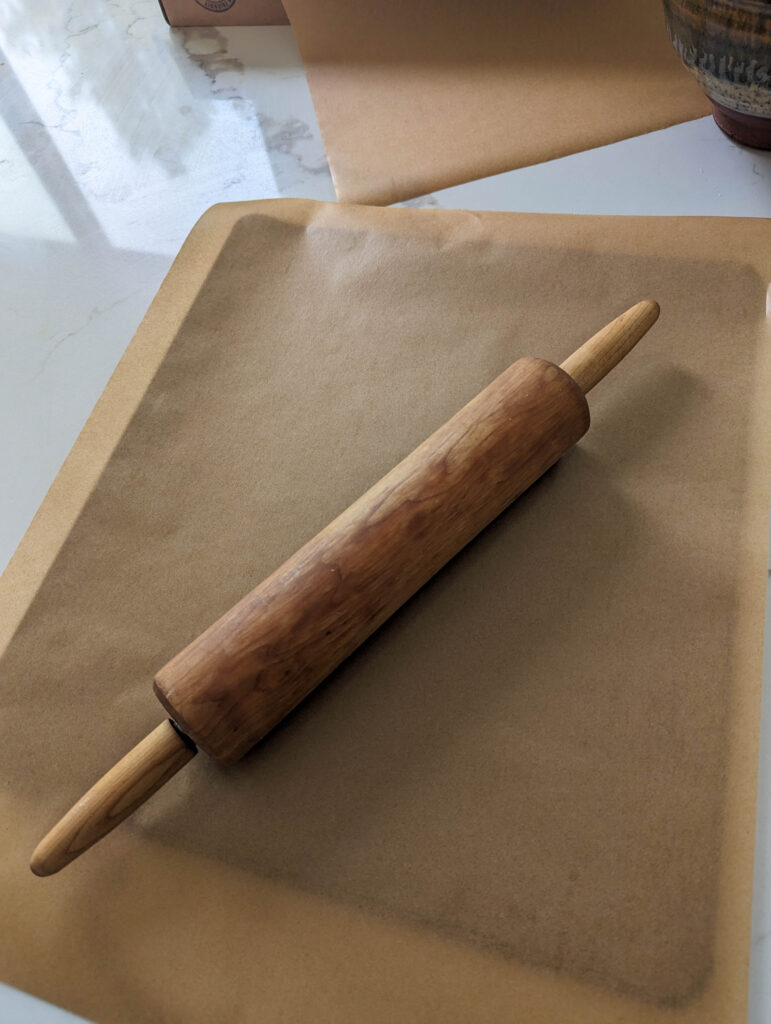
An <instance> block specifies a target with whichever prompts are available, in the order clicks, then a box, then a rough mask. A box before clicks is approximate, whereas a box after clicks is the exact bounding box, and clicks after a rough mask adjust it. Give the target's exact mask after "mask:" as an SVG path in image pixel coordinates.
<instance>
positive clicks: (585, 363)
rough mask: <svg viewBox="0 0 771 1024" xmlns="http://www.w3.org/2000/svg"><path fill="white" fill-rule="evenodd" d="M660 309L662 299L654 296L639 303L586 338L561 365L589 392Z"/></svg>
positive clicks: (651, 321) (639, 336) (643, 330)
mask: <svg viewBox="0 0 771 1024" xmlns="http://www.w3.org/2000/svg"><path fill="white" fill-rule="evenodd" d="M659 312H660V310H659V304H658V302H653V301H652V300H651V299H645V300H644V301H643V302H638V303H637V305H636V306H632V308H631V309H628V310H627V311H626V312H625V313H622V314H621V316H617V317H616V319H615V320H613V322H612V323H609V324H607V326H605V327H603V328H602V330H601V331H598V332H597V334H595V335H594V336H593V337H591V338H590V339H589V340H588V341H585V342H584V344H583V345H582V346H581V347H580V348H579V349H576V351H575V352H574V353H573V355H572V356H568V358H567V359H566V360H565V362H564V363H561V364H560V366H561V367H562V369H563V370H564V371H565V373H569V374H570V376H571V377H572V378H573V380H574V381H575V382H576V384H578V386H579V387H580V388H581V390H582V391H583V393H584V394H585V395H588V394H589V392H590V391H591V390H592V388H593V387H594V386H595V384H599V382H600V381H601V380H602V378H603V377H604V376H606V374H608V373H610V371H611V370H612V369H613V367H614V366H617V365H618V364H619V363H620V362H621V360H622V359H623V358H624V356H625V355H628V354H629V352H631V351H632V349H633V348H634V346H635V345H636V344H637V342H638V341H639V340H640V338H642V336H643V335H644V334H645V332H646V331H648V330H649V329H650V328H651V327H652V326H653V325H654V324H655V323H656V321H657V320H658V318H659Z"/></svg>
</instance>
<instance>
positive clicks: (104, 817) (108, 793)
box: [30, 721, 196, 875]
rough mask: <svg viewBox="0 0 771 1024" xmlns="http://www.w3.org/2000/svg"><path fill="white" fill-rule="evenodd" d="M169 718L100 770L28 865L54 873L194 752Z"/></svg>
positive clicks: (43, 841)
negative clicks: (116, 761)
mask: <svg viewBox="0 0 771 1024" xmlns="http://www.w3.org/2000/svg"><path fill="white" fill-rule="evenodd" d="M195 752H196V750H195V746H194V744H192V743H191V742H189V741H186V740H185V739H183V737H182V736H181V735H180V734H179V732H178V731H177V729H175V728H174V726H173V725H172V724H171V722H168V721H167V722H161V724H160V725H159V726H158V727H157V728H156V729H153V731H152V732H151V733H150V734H149V735H148V736H145V738H144V739H143V740H142V742H141V743H138V744H137V745H136V746H135V747H134V748H133V750H130V751H129V752H128V754H126V756H125V757H124V758H122V759H121V760H120V761H118V763H117V764H116V765H115V766H114V767H113V768H111V769H110V771H109V772H107V774H106V775H103V776H102V778H101V779H100V780H99V781H98V782H97V783H96V785H95V786H92V787H91V789H89V791H88V792H87V793H86V795H85V796H84V797H81V799H80V800H78V802H77V803H76V804H75V806H74V807H73V808H72V810H70V811H69V812H68V813H67V814H65V816H64V817H63V818H62V819H61V821H60V822H59V823H58V824H57V825H55V826H54V827H53V828H52V829H51V831H50V832H49V833H48V835H47V836H46V837H45V838H44V839H43V840H42V841H41V842H40V843H39V844H38V846H37V848H36V850H35V852H34V853H33V855H32V860H31V862H30V867H31V868H32V870H33V872H34V873H35V874H36V875H52V874H54V872H56V871H60V870H61V869H62V868H63V867H65V865H67V864H69V863H70V861H73V860H75V858H76V857H79V856H80V855H81V853H83V852H84V851H85V850H87V849H88V848H89V846H93V845H94V843H96V842H97V841H98V840H100V839H101V838H102V837H103V836H106V835H107V833H108V832H112V830H113V829H114V828H115V826H116V825H119V824H120V823H121V822H122V821H123V820H124V819H125V818H128V816H129V815H130V814H133V812H134V811H135V810H136V809H137V807H139V806H140V805H141V804H143V803H144V802H145V800H147V799H148V797H151V796H152V795H153V793H155V792H156V790H158V789H160V788H161V786H162V785H164V783H166V782H168V781H169V779H170V778H171V777H172V775H176V773H177V772H178V771H179V770H180V768H183V767H184V766H185V765H186V764H187V762H188V761H189V760H190V759H191V758H192V757H194V756H195Z"/></svg>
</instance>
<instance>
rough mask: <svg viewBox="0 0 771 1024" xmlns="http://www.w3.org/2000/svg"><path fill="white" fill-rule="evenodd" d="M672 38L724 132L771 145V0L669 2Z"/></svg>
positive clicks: (752, 143) (745, 141) (755, 143)
mask: <svg viewBox="0 0 771 1024" xmlns="http://www.w3.org/2000/svg"><path fill="white" fill-rule="evenodd" d="M664 13H665V15H666V21H667V28H668V30H669V38H670V39H671V40H672V45H673V46H674V48H675V50H676V51H677V53H678V54H679V56H680V59H681V60H682V62H683V63H684V64H685V66H686V67H687V68H688V70H689V71H690V72H691V73H692V74H693V75H695V76H696V79H697V80H698V82H699V84H700V85H701V87H702V89H703V90H704V92H705V93H706V94H707V96H708V97H709V98H710V100H711V101H712V112H713V115H714V117H715V121H717V123H718V125H719V126H720V127H721V128H722V129H723V131H724V132H725V133H726V134H727V135H730V136H731V138H733V139H736V141H737V142H741V143H743V144H744V145H746V146H755V147H757V148H759V149H771V0H664Z"/></svg>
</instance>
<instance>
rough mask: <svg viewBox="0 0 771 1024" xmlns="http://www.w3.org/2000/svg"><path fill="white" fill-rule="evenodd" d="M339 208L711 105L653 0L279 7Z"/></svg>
mask: <svg viewBox="0 0 771 1024" xmlns="http://www.w3.org/2000/svg"><path fill="white" fill-rule="evenodd" d="M285 7H286V10H287V13H288V15H289V19H290V21H291V23H292V27H293V28H294V32H295V35H296V37H297V42H298V44H299V47H300V52H301V53H302V56H303V60H304V62H305V66H306V70H307V73H308V81H309V84H310V88H311V94H312V96H313V102H314V105H315V107H316V114H317V116H318V120H319V125H320V127H321V132H322V135H323V137H324V145H325V147H326V152H327V158H328V160H329V165H330V169H331V171H332V178H333V180H334V183H335V188H336V189H337V194H338V196H339V198H340V199H342V200H345V201H346V202H354V203H376V204H380V203H382V204H385V203H392V202H396V201H398V200H402V199H408V198H410V197H411V196H419V195H423V194H425V193H428V192H432V191H435V190H436V189H441V188H447V187H448V186H449V185H457V184H459V183H460V182H463V181H469V180H471V179H473V178H479V177H482V176H484V175H488V174H497V173H499V172H500V171H507V170H511V169H513V168H516V167H524V166H527V165H528V164H534V163H540V162H541V161H544V160H552V159H554V158H556V157H560V156H566V155H567V154H569V153H576V152H578V151H580V150H584V149H590V148H591V147H593V146H602V145H605V144H607V143H610V142H616V141H618V140H619V139H625V138H629V137H630V136H632V135H641V134H642V133H644V132H650V131H654V130H655V129H657V128H666V127H668V126H669V125H673V124H678V123H679V122H681V121H687V120H690V119H691V118H694V117H702V116H704V115H705V114H708V113H709V111H710V105H709V103H708V101H707V99H706V98H705V97H704V96H703V95H702V93H701V91H700V90H699V88H698V86H697V85H696V84H695V82H694V81H693V79H692V78H691V76H690V75H689V74H688V73H687V72H686V71H685V69H684V68H683V67H682V65H681V64H680V62H679V61H678V59H677V57H676V56H675V53H674V51H673V49H672V47H671V45H670V42H669V39H668V36H667V32H666V27H665V24H664V13H663V9H662V6H661V0H614V2H613V3H607V2H606V0H583V2H581V3H574V2H570V0H513V2H502V0H481V2H477V3H468V2H467V0H447V2H443V3H438V2H437V0H410V2H409V3H398V4H396V3H383V2H382V0H327V2H326V3H323V4H320V3H318V2H317V0H286V3H285Z"/></svg>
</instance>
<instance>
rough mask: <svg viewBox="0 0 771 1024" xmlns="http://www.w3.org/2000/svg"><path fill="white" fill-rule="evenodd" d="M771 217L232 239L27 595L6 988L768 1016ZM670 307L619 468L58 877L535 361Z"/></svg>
mask: <svg viewBox="0 0 771 1024" xmlns="http://www.w3.org/2000/svg"><path fill="white" fill-rule="evenodd" d="M767 242H768V225H767V224H765V223H763V222H758V221H741V220H722V219H644V218H638V219H623V218H621V219H617V218H595V217H583V218H582V217H553V216H521V215H515V214H481V215H480V214H468V213H463V212H445V211H414V210H377V209H364V208H358V207H354V206H350V207H338V206H336V205H324V204H314V203H311V202H302V201H270V202H261V203H256V202H255V203H242V204H232V205H227V206H220V207H215V208H214V209H213V210H211V211H210V212H209V213H207V214H206V215H205V217H204V218H203V219H202V220H201V221H200V223H199V224H198V226H197V227H196V228H195V230H194V231H193V233H192V235H191V237H190V239H189V240H188V241H187V242H186V243H185V246H184V248H183V250H182V252H181V254H180V256H179V258H178V260H177V261H176V263H175V264H174V267H173V268H172V270H171V272H170V274H169V276H168V278H167V280H166V282H165V283H164V285H163V287H162V289H161V291H160V293H159V295H158V297H157V299H156V300H155V302H154V303H153V305H152V307H151V309H150V311H149V313H148V315H147V317H146V319H145V321H144V322H143V324H142V326H141V327H140V330H139V332H138V334H137V336H136V338H135V339H134V341H133V342H132V344H131V346H130V347H129V349H128V351H127V353H126V355H125V357H124V359H123V361H122V362H121V364H120V366H119V367H118V369H117V371H116V373H115V375H114V377H113V379H112V381H111V382H110V384H109V385H108V387H107V389H106V391H105V393H104V396H103V397H102V399H101V400H100V402H99V404H98V406H97V408H96V409H95V411H94V413H93V415H92V417H91V419H90V420H89V422H88V424H87V426H86V427H85V429H84V431H83V434H82V436H81V438H80V439H79V441H78V442H77V444H76V446H75V448H74V449H73V451H72V454H71V455H70V457H69V458H68V460H67V462H66V464H65V466H64V468H63V469H62V471H61V473H60V475H59V476H58V478H57V480H56V482H55V483H54V485H53V487H52V488H51V491H50V493H49V495H48V497H47V498H46V500H45V502H44V504H43V506H42V507H41V509H40V512H39V513H38V515H37V517H36V519H35V521H34V522H33V524H32V526H31V527H30V530H29V531H28V533H27V535H26V537H25V539H24V541H23V542H22V544H21V546H20V548H19V550H18V552H17V554H16V555H15V557H14V559H13V560H12V562H11V564H10V566H9V568H8V569H7V571H6V573H5V574H4V575H3V577H2V579H1V580H0V600H1V602H2V609H3V621H2V630H3V633H2V648H0V649H2V650H3V651H4V653H3V655H2V661H1V662H0V679H1V683H0V700H1V701H2V717H1V718H0V769H1V770H0V801H1V804H0V806H1V813H0V821H2V838H1V839H0V843H1V844H2V857H0V908H1V909H0V916H1V917H2V928H0V978H2V979H3V980H4V981H7V982H10V983H11V984H14V985H16V986H19V987H21V988H24V989H27V990H29V991H31V992H34V993H35V994H37V995H40V996H42V997H44V998H47V999H49V1000H52V1001H54V1002H56V1003H59V1004H61V1005H64V1006H66V1007H68V1008H70V1009H72V1010H74V1011H76V1012H79V1013H81V1014H83V1015H84V1016H86V1017H88V1018H90V1019H93V1020H95V1021H99V1022H106V1024H112V1022H116V1024H117V1022H126V1024H128V1022H131V1024H137V1022H145V1021H146V1022H153V1024H156V1022H166V1021H168V1022H176V1021H180V1022H182V1021H185V1022H193V1024H210V1022H211V1021H214V1020H226V1021H228V1022H231V1024H234V1022H244V1024H246V1022H252V1021H255V1020H260V1022H279V1021H282V1022H283V1021H293V1022H294V1021H313V1022H327V1021H328V1022H335V1024H341V1022H347V1021H350V1022H360V1021H362V1020H367V1021H372V1022H387V1021H388V1022H390V1021H406V1020H409V1021H425V1022H429V1021H431V1022H433V1021H438V1020H441V1021H443V1022H458V1024H460V1022H464V1024H467V1022H469V1021H473V1022H482V1021H485V1022H500V1021H504V1020H505V1021H515V1020H521V1021H527V1022H528V1024H554V1022H555V1021H560V1022H561V1024H562V1022H570V1024H611V1022H613V1024H618V1022H626V1024H665V1022H666V1024H670V1022H673V1024H674V1022H677V1024H686V1022H688V1024H696V1022H699V1024H704V1022H705V1021H720V1022H721V1024H734V1022H735V1024H739V1022H741V1021H743V1020H744V1013H745V994H746V982H747V954H748V945H749V923H750V903H751V882H752V842H753V819H754V795H755V788H754V785H755V762H756V752H757V750H756V748H757V719H758V711H759V698H760V655H761V646H762V621H763V595H764V587H765V565H766V561H765V559H766V541H767V514H768V478H769V466H768V453H769V451H770V450H771V445H769V417H768V412H767V409H768V383H769V371H768V360H767V355H766V352H767V347H768V336H767V327H766V324H767V321H766V319H765V297H766V286H767V283H768V280H769V278H768V272H769V267H768V258H769V248H768V244H767ZM643 297H654V298H656V299H658V300H659V302H660V303H661V307H662V315H661V319H660V321H659V323H658V324H657V325H656V327H655V328H654V329H653V331H652V332H651V333H650V335H649V336H648V337H647V338H646V339H645V340H644V341H643V342H642V343H641V344H640V345H639V347H638V349H637V350H636V351H635V352H634V353H633V354H632V355H630V356H629V357H628V359H627V360H626V361H625V362H624V364H623V365H622V366H621V367H619V368H618V369H617V370H616V371H614V374H613V375H612V377H610V378H608V379H607V380H606V381H604V382H603V383H602V384H601V385H599V386H598V387H597V389H596V390H595V391H594V392H593V393H592V394H591V396H590V405H591V409H592V417H593V425H592V427H591V428H590V431H589V433H588V435H587V436H586V437H585V438H584V439H583V440H582V441H581V442H580V444H579V445H578V446H577V447H576V448H575V449H573V451H572V452H570V453H569V454H568V455H567V456H566V457H565V458H564V459H563V460H562V461H561V463H559V464H558V465H557V466H556V467H555V468H554V469H553V470H552V471H550V472H549V473H548V474H547V475H546V477H544V478H543V479H542V480H541V481H540V482H539V483H538V484H536V485H535V486H534V487H533V488H532V489H531V490H530V491H529V492H528V493H527V494H526V495H525V496H523V498H522V499H520V500H519V501H518V502H517V503H516V504H515V505H514V506H513V507H512V508H511V509H510V510H509V511H508V512H507V513H505V514H504V515H503V516H501V517H500V518H499V519H498V520H497V521H496V522H495V523H494V524H493V525H492V526H491V527H490V528H489V529H488V530H487V531H486V532H485V533H484V534H483V535H482V536H481V537H480V538H479V539H478V540H477V541H476V542H475V543H474V544H473V545H472V546H470V547H469V548H468V549H467V550H466V551H464V552H463V553H462V554H461V555H460V556H459V557H458V558H457V559H456V560H455V561H454V562H453V563H451V565H449V566H448V567H447V568H446V570H444V571H443V572H441V573H440V574H439V575H438V576H437V577H436V578H435V579H434V580H433V581H432V582H431V583H430V584H429V586H428V587H426V588H425V589H424V590H423V591H422V592H421V593H420V594H419V595H418V596H417V597H416V598H415V599H413V600H412V601H411V602H410V603H409V604H408V605H407V606H406V607H405V608H404V609H403V610H402V611H401V612H400V613H399V614H398V615H397V616H396V617H395V618H394V619H393V620H392V621H391V622H390V623H389V624H387V625H386V626H385V627H384V628H383V629H382V630H381V631H380V632H379V633H378V634H377V635H376V636H375V637H374V638H373V639H372V640H371V641H370V642H369V643H368V644H366V645H365V646H364V647H363V648H362V649H361V650H360V651H359V652H358V653H357V654H356V655H355V656H354V657H353V658H351V659H350V660H349V661H348V662H347V663H346V664H345V665H344V666H343V667H342V669H341V670H339V671H338V672H337V673H335V675H334V676H333V677H332V678H330V679H329V681H328V682H327V683H326V684H325V685H324V686H323V687H321V688H320V689H319V690H318V691H317V692H316V694H315V695H313V696H312V697H311V698H310V699H309V700H308V701H307V702H306V703H305V704H304V705H302V706H301V707H300V709H298V711H297V712H295V713H294V714H293V715H292V716H291V717H290V718H289V719H288V720H286V721H285V723H284V724H283V725H282V726H280V727H279V728H278V729H277V730H276V731H275V732H274V733H273V734H272V735H271V736H270V737H268V739H267V740H266V741H265V742H264V743H263V744H262V745H261V746H260V747H259V748H257V749H256V750H255V751H254V752H253V753H252V754H250V755H249V756H248V757H247V758H246V759H244V760H243V761H242V762H241V763H240V764H239V765H238V766H236V767H235V768H231V769H225V768H223V767H221V766H218V765H217V764H215V763H214V762H212V761H210V760H208V759H207V758H206V757H205V755H199V756H198V757H197V758H196V759H195V760H194V761H193V762H192V764H191V765H190V766H189V767H188V768H186V769H185V771H184V772H183V773H182V774H181V775H180V776H178V777H177V778H176V779H175V780H173V781H172V782H171V783H170V784H169V785H168V786H167V787H166V788H165V789H164V790H163V791H162V792H161V793H159V794H158V795H157V796H156V797H155V798H154V799H153V800H152V801H151V802H150V803H149V804H147V805H146V806H145V808H143V809H142V810H141V812H140V813H139V814H137V816H136V817H135V818H134V819H133V820H132V821H130V822H128V823H126V824H124V825H123V826H121V828H120V829H119V830H118V831H116V832H115V833H114V834H113V835H112V836H110V837H109V838H108V839H106V840H105V841H104V842H103V843H102V844H100V845H99V846H98V847H96V848H95V849H94V850H92V851H91V852H90V853H88V854H87V855H85V856H84V857H83V858H82V859H80V860H79V861H77V862H76V863H74V864H73V865H71V866H70V867H68V868H67V869H65V871H64V872H63V873H62V874H60V875H57V876H54V877H52V878H49V879H37V878H34V877H33V876H32V875H31V874H30V873H29V871H28V868H27V861H28V857H29V855H30V852H31V850H32V848H33V846H34V845H35V843H36V841H37V840H38V839H39V837H40V836H41V835H42V833H43V832H44V831H45V830H46V829H47V828H48V827H49V826H50V825H51V824H52V823H53V821H54V820H55V819H56V818H57V817H58V816H59V815H60V814H61V813H62V812H63V811H64V810H65V809H66V808H67V807H69V806H70V805H71V803H72V802H73V801H74V800H75V799H77V798H78V797H79V796H80V794H81V793H82V792H83V791H84V789H85V788H86V787H87V786H88V785H90V783H91V782H92V781H93V780H94V779H95V778H96V777H97V776H98V775H100V774H101V773H102V772H103V771H105V770H106V769H107V768H108V767H109V766H110V765H111V764H112V763H113V761H114V760H115V759H116V758H117V757H118V756H120V755H121V754H122V753H123V752H124V751H125V750H126V749H127V748H128V747H129V746H130V745H132V744H133V743H135V742H136V741H137V740H139V738H140V737H141V736H142V735H143V734H144V733H145V732H147V731H148V730H149V729H150V728H152V727H153V726H154V725H155V723H156V722H157V721H159V720H160V718H161V716H162V715H161V709H160V707H159V705H158V704H157V702H156V700H155V698H154V697H153V695H152V692H151V685H150V684H151V677H152V674H153V671H154V670H155V669H157V668H158V667H159V666H161V665H162V664H164V662H165V661H166V660H167V659H168V658H169V657H170V656H171V655H172V654H174V653H175V652H176V651H177V650H178V649H180V648H181V647H182V646H184V645H185V644H186V643H187V642H188V641H189V640H190V639H191V638H192V637H193V636H195V635H196V634H197V633H198V632H199V631H200V630H202V629H203V628H204V627H205V626H206V625H208V624H209V623H210V622H211V621H212V620H213V619H215V618H216V617H217V616H218V615H219V614H220V613H221V612H223V611H224V610H225V609H226V608H228V607H229V606H230V605H231V604H232V603H233V602H235V600H236V599H238V598H239V597H240V596H241V595H242V594H243V593H244V592H246V591H247V590H248V589H249V588H250V587H251V586H253V585H254V584H255V583H256V582H257V581H259V580H260V579H261V578H263V577H264V576H265V575H266V574H267V573H268V572H270V571H271V570H272V569H273V568H274V567H275V566H276V565H278V564H279V563H280V562H281V561H282V560H283V559H284V558H285V557H286V556H288V555H289V554H290V553H291V552H292V551H293V550H294V549H295V548H296V547H298V546H299V545H300V544H301V543H303V542H304V541H305V540H306V539H308V538H309V537H310V536H312V535H313V534H314V533H315V532H316V531H317V530H318V529H319V528H320V527H322V526H323V525H325V524H326V523H327V522H328V521H329V520H330V519H331V518H332V517H333V516H334V515H335V514H336V513H337V512H338V511H340V510H341V509H342V508H343V507H345V506H346V505H347V504H348V503H349V502H350V501H351V500H353V499H354V498H355V497H356V496H357V495H358V494H359V493H360V492H362V491H363V490H364V489H365V488H366V487H367V486H368V485H369V484H371V483H372V482H374V481H375V480H376V479H377V478H379V477H380V476H381V475H382V474H383V473H384V472H385V471H386V470H387V469H389V468H390V467H391V466H392V465H393V464H394V463H395V462H396V461H397V460H398V459H399V458H401V457H402V456H403V455H404V454H405V453H406V452H408V451H409V450H410V449H411V448H412V447H414V446H415V444H416V443H418V442H419V441H420V440H422V439H423V437H424V436H426V435H427V434H428V433H430V431H431V430H433V429H434V428H435V427H436V426H437V425H439V424H440V423H442V422H443V421H444V420H445V419H446V418H447V417H449V416H450V415H451V414H452V413H453V412H454V411H455V410H456V409H457V408H459V407H460V406H461V405H462V404H463V403H464V402H465V401H466V400H467V399H469V398H470V397H471V396H473V395H474V394H475V393H476V392H477V391H478V390H480V389H481V388H482V387H483V386H484V385H485V384H486V383H487V382H488V381H489V380H490V379H492V378H493V377H494V376H495V375H496V374H497V373H499V372H500V371H501V370H502V369H503V368H504V367H506V366H507V365H508V364H509V363H510V362H512V361H513V360H514V359H515V358H517V357H518V356H520V355H522V354H525V353H530V354H536V355H540V356H544V357H546V358H550V359H553V360H555V361H560V360H561V359H563V358H564V357H565V356H566V355H568V354H569V353H570V352H571V351H572V350H573V349H574V348H575V347H576V346H577V345H578V344H580V343H581V342H582V341H583V340H584V339H585V338H586V337H588V336H589V335H590V334H591V333H593V332H594V331H595V330H596V329H597V328H599V327H600V326H601V325H602V324H604V323H605V322H607V321H608V320H609V319H611V318H612V317H613V316H615V315H616V314H617V313H619V312H620V311H622V310H623V309H625V308H626V307H627V306H629V305H631V304H632V303H633V302H635V301H637V300H638V299H640V298H643Z"/></svg>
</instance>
